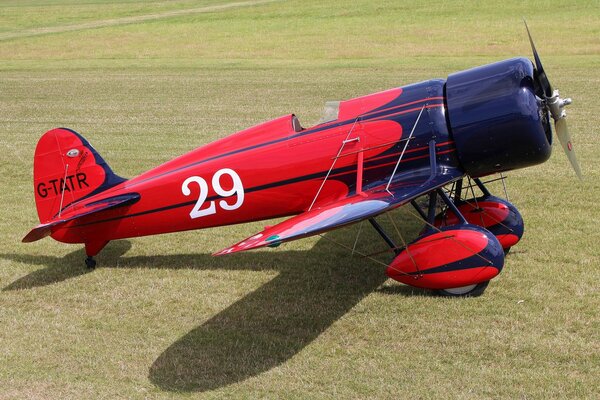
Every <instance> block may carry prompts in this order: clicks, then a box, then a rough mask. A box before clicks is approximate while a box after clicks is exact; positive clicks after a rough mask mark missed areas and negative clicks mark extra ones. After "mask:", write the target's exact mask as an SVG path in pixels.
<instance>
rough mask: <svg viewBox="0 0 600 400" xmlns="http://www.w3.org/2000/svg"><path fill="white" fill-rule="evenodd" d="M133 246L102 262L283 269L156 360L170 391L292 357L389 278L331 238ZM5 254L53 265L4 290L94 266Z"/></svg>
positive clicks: (211, 383) (226, 380)
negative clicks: (171, 250)
mask: <svg viewBox="0 0 600 400" xmlns="http://www.w3.org/2000/svg"><path fill="white" fill-rule="evenodd" d="M326 235H327V236H328V237H329V238H333V239H334V240H335V241H344V242H345V243H348V242H350V243H352V241H353V240H354V235H356V233H355V232H352V231H349V230H346V229H342V230H338V231H335V232H329V233H327V234H326ZM344 236H345V237H344ZM130 248H131V243H130V242H128V241H124V240H121V241H116V242H113V243H111V244H109V246H107V248H106V249H105V250H104V251H103V253H102V254H101V257H99V265H100V268H102V267H103V266H106V267H109V266H112V265H115V266H116V268H170V269H173V268H174V269H178V268H181V269H198V270H220V269H221V270H229V271H235V270H239V271H261V270H264V271H266V270H270V271H272V270H275V271H277V272H279V274H278V275H277V276H276V277H275V278H274V279H272V280H270V281H269V282H267V283H266V284H264V285H263V286H261V287H260V288H258V289H257V290H255V291H253V292H252V293H250V294H248V295H247V296H245V297H244V298H242V299H240V300H239V301H237V302H236V303H234V304H232V305H231V306H229V307H228V308H226V309H224V310H223V311H221V312H219V313H218V314H216V315H215V316H213V317H212V318H211V319H209V320H208V321H206V322H204V323H203V324H202V325H200V326H198V327H196V328H195V329H193V330H191V331H190V332H188V333H187V334H186V335H184V336H183V337H181V338H180V339H179V340H177V341H176V342H175V343H173V344H172V345H171V346H169V347H168V348H167V349H166V350H165V351H164V352H163V353H162V354H161V355H160V356H159V357H158V358H157V359H156V360H155V361H154V363H153V364H152V366H151V367H150V370H149V379H150V381H151V382H153V383H154V384H155V385H156V386H158V387H160V388H161V389H164V390H168V391H184V392H198V391H208V390H213V389H217V388H220V387H223V386H226V385H229V384H233V383H236V382H240V381H243V380H245V379H247V378H251V377H253V376H256V375H259V374H260V373H262V372H265V371H268V370H270V369H272V368H274V367H276V366H278V365H280V364H282V363H284V362H286V361H287V360H289V359H290V358H291V357H293V356H294V355H296V354H298V353H299V352H300V351H301V350H302V349H303V348H305V347H306V346H307V345H309V344H310V343H311V342H312V341H313V340H314V339H316V338H317V337H318V336H319V335H320V334H321V333H322V332H324V331H325V330H326V329H327V328H328V327H329V326H331V325H332V324H333V323H334V322H335V321H337V320H338V319H339V318H341V317H342V316H343V315H344V314H346V313H347V312H348V311H349V310H350V309H352V308H353V307H354V306H355V305H356V304H357V303H358V302H359V301H360V300H361V299H363V298H364V297H365V296H367V295H368V294H369V293H371V292H373V291H376V290H378V287H379V286H381V284H382V283H383V282H384V281H385V280H386V279H387V277H386V275H385V273H384V268H383V267H382V266H378V265H377V264H375V263H373V262H371V261H368V260H364V259H363V258H361V257H351V256H350V254H348V253H349V251H347V250H344V249H340V248H339V247H337V246H335V245H334V244H333V243H331V242H330V241H329V240H325V239H320V240H319V241H318V242H317V244H316V245H315V246H314V247H313V249H311V250H309V251H259V252H248V253H244V254H240V255H232V256H226V257H217V258H215V257H212V256H210V255H208V254H182V255H168V256H134V257H123V255H124V254H125V253H126V252H127V251H128V250H129V249H130ZM0 257H1V258H5V259H11V260H15V261H20V262H26V263H33V264H40V265H45V266H46V268H44V269H41V270H38V271H35V272H33V273H31V274H29V275H27V276H25V277H23V278H21V279H19V280H17V281H15V282H13V283H11V284H10V285H8V286H7V287H5V288H4V289H3V290H4V291H6V290H17V289H26V288H34V287H38V286H44V285H50V284H54V283H58V282H61V281H64V280H66V279H70V278H74V277H77V276H79V275H82V274H85V273H87V272H88V271H87V270H86V269H85V267H84V266H83V262H82V260H83V259H84V257H85V256H84V252H83V250H77V251H75V252H73V253H70V254H68V255H66V256H65V257H63V258H58V257H39V256H26V255H19V254H2V255H0ZM390 258H391V256H390ZM111 268H112V267H111ZM379 290H381V291H382V292H383V293H390V294H394V295H404V296H412V295H428V293H429V292H427V291H422V290H419V289H415V288H412V287H408V286H403V285H402V286H400V285H397V286H393V287H392V288H383V289H379ZM199 296H201V294H199Z"/></svg>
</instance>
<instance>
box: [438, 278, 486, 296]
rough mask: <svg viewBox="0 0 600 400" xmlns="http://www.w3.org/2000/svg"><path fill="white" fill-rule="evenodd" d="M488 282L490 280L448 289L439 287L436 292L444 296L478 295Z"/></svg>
mask: <svg viewBox="0 0 600 400" xmlns="http://www.w3.org/2000/svg"><path fill="white" fill-rule="evenodd" d="M489 284H490V281H485V282H481V283H477V284H474V285H467V286H461V287H456V288H449V289H439V290H437V293H438V294H439V295H440V296H445V297H478V296H481V295H482V294H483V292H485V289H486V288H487V287H488V285H489Z"/></svg>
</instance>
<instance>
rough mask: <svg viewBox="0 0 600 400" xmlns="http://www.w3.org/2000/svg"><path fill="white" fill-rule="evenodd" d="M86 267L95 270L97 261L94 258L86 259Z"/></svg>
mask: <svg viewBox="0 0 600 400" xmlns="http://www.w3.org/2000/svg"><path fill="white" fill-rule="evenodd" d="M85 266H86V267H87V268H88V269H94V268H96V260H94V258H93V257H88V258H86V259H85Z"/></svg>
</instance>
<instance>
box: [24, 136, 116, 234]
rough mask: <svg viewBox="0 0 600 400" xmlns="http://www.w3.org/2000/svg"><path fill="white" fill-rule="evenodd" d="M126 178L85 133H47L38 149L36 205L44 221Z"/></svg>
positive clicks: (34, 177) (35, 180)
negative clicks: (116, 172)
mask: <svg viewBox="0 0 600 400" xmlns="http://www.w3.org/2000/svg"><path fill="white" fill-rule="evenodd" d="M124 181H125V179H124V178H121V177H119V176H117V175H115V174H114V173H113V171H112V170H111V169H110V167H109V166H108V164H107V163H106V161H104V159H103V158H102V157H101V156H100V154H98V152H97V151H96V150H95V149H94V148H93V147H92V145H91V144H90V143H89V142H88V141H87V140H85V138H83V136H81V135H80V134H78V133H77V132H75V131H73V130H71V129H67V128H56V129H52V130H50V131H48V132H46V133H45V134H44V135H43V136H42V137H41V138H40V140H39V141H38V144H37V147H36V148H35V156H34V160H33V182H34V192H35V205H36V207H37V213H38V217H39V219H40V222H41V223H42V224H44V223H46V222H48V221H51V220H52V219H53V218H55V217H56V216H57V215H58V214H59V212H60V211H61V210H62V209H64V208H65V207H67V206H68V205H69V204H71V203H73V202H75V201H77V200H80V199H82V198H84V197H89V196H92V195H94V194H96V193H100V192H102V191H104V190H106V189H109V188H111V187H113V186H116V185H118V184H119V183H122V182H124Z"/></svg>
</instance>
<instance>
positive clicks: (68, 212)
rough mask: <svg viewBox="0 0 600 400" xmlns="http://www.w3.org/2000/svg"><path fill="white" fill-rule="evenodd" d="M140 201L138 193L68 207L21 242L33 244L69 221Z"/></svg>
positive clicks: (32, 231)
mask: <svg viewBox="0 0 600 400" xmlns="http://www.w3.org/2000/svg"><path fill="white" fill-rule="evenodd" d="M139 199H140V195H139V194H138V193H128V194H122V195H118V196H113V197H108V198H106V199H102V200H98V201H94V202H91V203H88V204H85V205H79V206H77V207H73V206H69V207H67V208H65V209H64V210H63V212H62V213H61V216H59V217H56V218H54V219H53V220H50V221H48V222H46V223H43V224H39V225H38V226H36V227H35V228H33V229H32V230H31V231H30V232H29V233H28V234H27V235H25V237H24V238H23V239H22V242H24V243H29V242H35V241H36V240H40V239H43V238H45V237H46V236H48V235H50V234H51V233H52V228H54V227H56V226H58V225H62V224H65V223H67V222H69V221H73V220H75V219H78V218H81V217H84V216H86V215H90V214H94V213H97V212H100V211H105V210H109V209H112V208H116V207H118V206H125V205H129V204H133V203H135V202H136V201H138V200H139Z"/></svg>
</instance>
